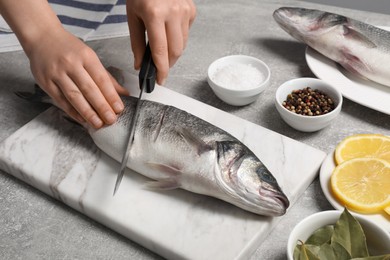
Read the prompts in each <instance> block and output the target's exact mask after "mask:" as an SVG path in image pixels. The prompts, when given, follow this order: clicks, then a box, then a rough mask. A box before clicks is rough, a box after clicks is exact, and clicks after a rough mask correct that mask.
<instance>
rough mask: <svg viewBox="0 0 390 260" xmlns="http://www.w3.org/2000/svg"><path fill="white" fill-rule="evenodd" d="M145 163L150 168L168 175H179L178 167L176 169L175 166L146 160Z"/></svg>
mask: <svg viewBox="0 0 390 260" xmlns="http://www.w3.org/2000/svg"><path fill="white" fill-rule="evenodd" d="M146 164H147V165H148V166H149V167H151V168H152V169H155V170H157V171H159V172H162V173H164V174H166V175H167V176H169V177H176V176H179V175H181V171H180V169H178V168H177V167H175V166H171V165H165V164H161V163H153V162H147V163H146Z"/></svg>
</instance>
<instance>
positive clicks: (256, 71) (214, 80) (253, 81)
mask: <svg viewBox="0 0 390 260" xmlns="http://www.w3.org/2000/svg"><path fill="white" fill-rule="evenodd" d="M270 77H271V72H270V70H269V68H268V66H267V65H266V64H265V63H264V62H263V61H261V60H259V59H257V58H254V57H251V56H246V55H231V56H226V57H223V58H220V59H218V60H216V61H214V62H213V63H211V64H210V66H209V68H208V72H207V81H208V83H209V85H210V87H211V89H212V90H213V91H214V93H215V95H216V96H217V97H219V98H220V99H221V100H223V101H224V102H225V103H228V104H230V105H233V106H244V105H248V104H250V103H252V102H254V101H255V100H256V99H257V98H258V97H259V95H260V93H261V92H262V91H263V90H264V89H265V88H266V87H267V86H268V85H269V81H270Z"/></svg>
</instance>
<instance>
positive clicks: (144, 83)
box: [113, 43, 157, 196]
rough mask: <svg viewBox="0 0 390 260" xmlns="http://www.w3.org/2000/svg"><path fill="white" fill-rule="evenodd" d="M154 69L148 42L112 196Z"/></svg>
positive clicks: (126, 158) (150, 87)
mask: <svg viewBox="0 0 390 260" xmlns="http://www.w3.org/2000/svg"><path fill="white" fill-rule="evenodd" d="M156 71H157V69H156V66H155V64H154V62H153V59H152V53H151V51H150V46H149V43H148V44H147V45H146V50H145V54H144V57H143V59H142V65H141V70H140V72H139V85H140V90H141V91H140V94H139V97H138V101H137V104H136V108H135V112H134V114H133V116H132V118H131V122H130V131H129V135H128V137H127V145H126V148H125V151H124V152H123V157H122V162H121V168H120V170H119V172H118V175H117V178H116V182H115V188H114V194H113V196H115V193H116V192H117V190H118V188H119V185H120V183H121V182H122V178H123V175H124V173H125V169H126V165H127V161H128V159H129V153H130V150H131V145H132V143H133V141H134V134H135V128H136V123H137V119H138V116H139V112H140V107H141V104H142V95H143V93H144V91H146V93H151V92H152V91H153V90H154V85H155V82H156Z"/></svg>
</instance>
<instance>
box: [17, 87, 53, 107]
mask: <svg viewBox="0 0 390 260" xmlns="http://www.w3.org/2000/svg"><path fill="white" fill-rule="evenodd" d="M15 95H17V96H18V97H20V98H22V99H25V100H27V101H30V102H37V103H48V104H52V105H53V100H52V99H51V97H50V96H49V95H48V94H46V92H45V91H43V90H42V89H41V88H40V87H39V86H38V85H37V84H35V85H34V92H27V91H16V92H15Z"/></svg>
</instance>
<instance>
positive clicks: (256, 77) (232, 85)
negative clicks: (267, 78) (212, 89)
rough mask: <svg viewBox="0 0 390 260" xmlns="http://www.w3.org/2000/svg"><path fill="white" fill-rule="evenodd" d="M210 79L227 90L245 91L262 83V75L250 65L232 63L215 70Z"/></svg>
mask: <svg viewBox="0 0 390 260" xmlns="http://www.w3.org/2000/svg"><path fill="white" fill-rule="evenodd" d="M211 79H212V80H213V81H214V82H215V83H216V84H218V85H220V86H223V87H225V88H228V89H233V90H247V89H252V88H255V87H256V86H258V85H259V84H260V83H261V82H263V81H264V75H263V73H261V72H260V71H259V70H258V69H257V68H255V67H253V66H252V65H251V64H242V63H233V64H229V65H226V66H224V67H222V68H219V69H217V70H216V71H215V73H214V75H212V77H211Z"/></svg>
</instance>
